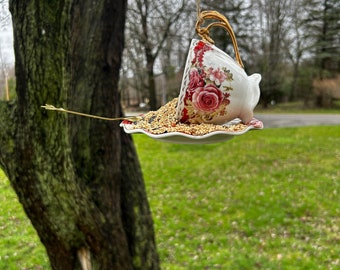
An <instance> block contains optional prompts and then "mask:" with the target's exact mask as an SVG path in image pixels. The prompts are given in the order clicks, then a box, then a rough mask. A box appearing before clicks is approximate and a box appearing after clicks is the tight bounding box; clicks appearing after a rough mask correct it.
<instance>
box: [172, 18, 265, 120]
mask: <svg viewBox="0 0 340 270" xmlns="http://www.w3.org/2000/svg"><path fill="white" fill-rule="evenodd" d="M228 26H229V24H228ZM230 31H231V32H230ZM228 32H229V33H230V34H232V35H233V32H232V30H231V28H230V29H228ZM233 45H234V49H235V52H236V56H237V57H239V55H238V48H237V44H236V40H235V39H233ZM260 81H261V75H260V74H253V75H251V76H248V75H247V74H246V72H245V71H244V69H243V64H242V61H241V60H240V59H238V62H236V61H235V60H234V59H232V58H231V57H230V56H229V55H227V54H226V53H225V52H223V51H222V50H220V49H219V48H217V47H216V46H215V45H212V44H211V43H210V42H208V41H206V40H196V39H194V40H192V42H191V45H190V49H189V54H188V57H187V62H186V66H185V70H184V74H183V80H182V85H181V90H180V94H179V100H178V104H177V118H178V119H179V121H180V122H186V123H193V124H194V123H213V124H224V123H227V122H229V121H231V120H233V119H235V118H240V119H241V120H242V122H243V123H245V124H247V123H249V122H250V121H251V119H252V118H253V110H254V108H255V106H256V105H257V103H258V101H259V97H260V88H259V83H260Z"/></svg>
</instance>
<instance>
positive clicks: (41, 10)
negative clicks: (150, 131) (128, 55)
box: [0, 0, 159, 270]
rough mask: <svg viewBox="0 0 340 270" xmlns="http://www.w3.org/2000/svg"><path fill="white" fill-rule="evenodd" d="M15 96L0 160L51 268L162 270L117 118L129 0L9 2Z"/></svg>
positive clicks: (3, 109)
mask: <svg viewBox="0 0 340 270" xmlns="http://www.w3.org/2000/svg"><path fill="white" fill-rule="evenodd" d="M10 9H11V13H12V18H13V27H14V42H15V56H16V77H17V79H16V81H17V85H16V91H17V97H18V98H17V100H16V101H14V102H12V103H8V102H0V165H1V167H2V168H3V169H4V171H5V172H6V174H7V176H8V177H9V179H10V181H11V183H12V185H13V187H14V189H15V191H16V193H17V194H18V197H19V200H20V202H21V203H22V204H23V206H24V209H25V211H26V213H27V215H28V217H29V218H30V219H31V221H32V224H33V226H34V227H35V228H36V230H37V232H38V235H39V237H40V239H41V241H42V243H43V244H44V245H45V247H46V250H47V253H48V256H49V258H50V262H51V266H52V268H53V269H62V270H68V269H70V270H71V269H82V268H83V269H86V268H85V265H86V264H87V265H91V268H88V269H158V268H159V260H158V255H157V251H156V245H155V241H154V231H153V224H152V218H151V214H150V210H149V205H148V201H147V197H146V193H145V187H144V183H143V178H142V173H141V169H140V166H139V162H138V158H137V156H136V151H135V149H134V146H133V143H132V140H131V138H130V137H129V136H128V135H126V134H125V133H123V132H122V131H121V130H120V128H119V126H118V123H113V122H105V121H100V120H93V119H88V118H81V117H70V116H68V115H65V114H62V113H56V112H48V111H44V110H43V109H41V107H40V106H41V105H44V104H46V103H47V104H54V105H56V106H58V107H68V108H72V110H78V111H82V112H85V113H92V114H96V115H104V116H111V117H114V116H120V115H121V107H120V102H119V92H118V90H117V85H118V79H119V68H120V64H121V54H122V50H123V45H124V43H123V40H124V39H123V35H124V19H125V10H126V1H125V0H100V1H95V2H94V1H91V0H74V1H71V0H64V1H56V0H53V1H50V0H48V1H47V0H30V1H26V0H25V1H24V0H12V1H10Z"/></svg>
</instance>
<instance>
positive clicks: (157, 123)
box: [129, 98, 248, 136]
mask: <svg viewBox="0 0 340 270" xmlns="http://www.w3.org/2000/svg"><path fill="white" fill-rule="evenodd" d="M177 102H178V98H174V99H173V100H171V101H170V102H168V103H166V104H165V105H164V106H162V107H160V108H159V109H158V110H157V111H150V112H148V113H146V114H144V115H142V116H140V119H138V120H137V121H132V124H131V125H130V126H129V129H143V130H145V131H146V132H148V133H151V134H164V133H171V132H181V133H185V134H189V135H193V136H202V135H205V134H208V133H211V132H214V131H225V132H241V131H243V130H245V129H246V128H247V127H248V126H247V125H244V124H242V123H238V124H230V125H215V124H207V123H201V124H189V123H188V124H187V123H181V122H179V120H178V119H177V118H176V106H177Z"/></svg>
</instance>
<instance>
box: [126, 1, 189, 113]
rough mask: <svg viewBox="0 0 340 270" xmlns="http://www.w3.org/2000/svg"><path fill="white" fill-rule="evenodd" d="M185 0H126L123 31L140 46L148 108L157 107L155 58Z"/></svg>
mask: <svg viewBox="0 0 340 270" xmlns="http://www.w3.org/2000/svg"><path fill="white" fill-rule="evenodd" d="M187 4H188V2H187V1H181V2H180V3H179V1H175V0H173V1H167V0H162V1H153V0H137V1H131V2H130V4H129V11H128V29H127V32H128V35H129V38H131V39H136V40H138V43H139V44H140V46H142V48H143V52H144V55H143V56H144V57H143V59H144V61H145V62H144V63H145V66H146V74H147V88H148V93H149V104H150V109H152V110H154V109H157V107H158V101H157V95H156V87H155V63H156V59H157V57H158V56H159V54H160V52H161V50H162V49H163V48H164V45H165V43H166V41H167V38H168V37H169V35H170V33H171V29H172V27H173V26H174V25H175V23H176V22H177V21H178V20H179V18H180V17H181V15H182V14H183V12H184V10H185V8H186V6H187ZM174 31H175V32H176V30H174ZM131 49H133V48H131ZM139 57H141V56H139Z"/></svg>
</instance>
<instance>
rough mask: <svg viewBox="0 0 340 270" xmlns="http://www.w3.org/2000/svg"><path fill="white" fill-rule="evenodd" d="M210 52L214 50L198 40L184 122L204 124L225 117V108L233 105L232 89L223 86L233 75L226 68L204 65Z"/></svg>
mask: <svg viewBox="0 0 340 270" xmlns="http://www.w3.org/2000/svg"><path fill="white" fill-rule="evenodd" d="M210 50H212V47H211V46H210V45H209V44H207V43H205V42H203V41H199V42H198V43H197V44H196V46H195V47H194V58H193V60H192V62H191V67H190V70H189V83H188V86H187V89H186V93H185V97H184V109H183V111H182V117H181V122H189V123H202V122H207V121H210V120H212V119H214V117H216V116H223V115H225V114H226V109H225V108H226V106H227V105H228V104H229V103H230V100H229V97H230V94H229V93H228V92H229V91H231V90H233V88H232V87H231V86H223V87H222V83H223V82H224V81H229V82H231V81H232V80H233V74H232V73H231V72H230V70H227V69H226V68H225V67H223V68H213V67H209V68H208V67H206V66H204V64H203V58H204V54H205V52H207V51H210Z"/></svg>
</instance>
